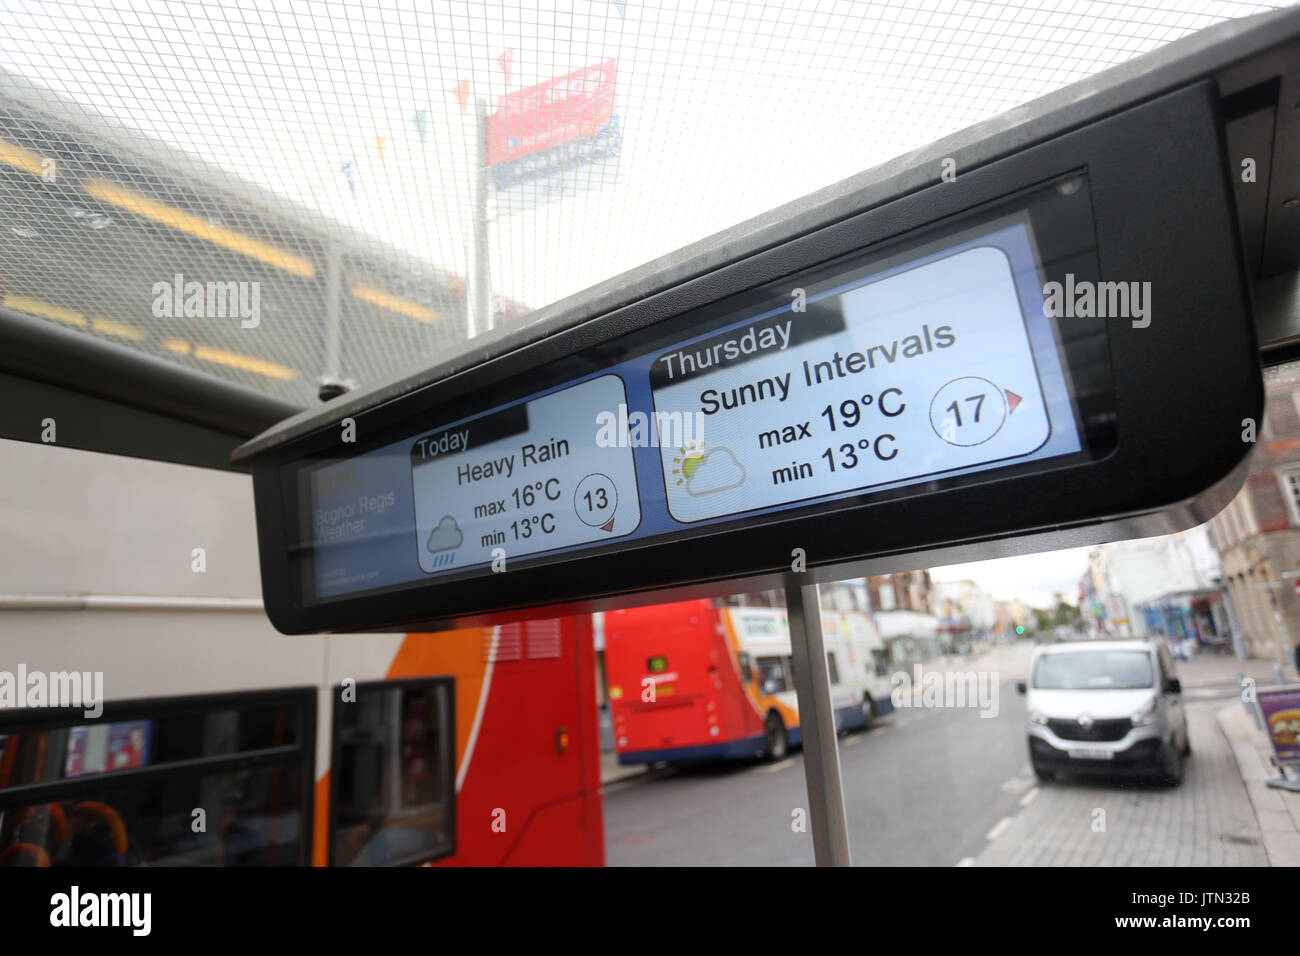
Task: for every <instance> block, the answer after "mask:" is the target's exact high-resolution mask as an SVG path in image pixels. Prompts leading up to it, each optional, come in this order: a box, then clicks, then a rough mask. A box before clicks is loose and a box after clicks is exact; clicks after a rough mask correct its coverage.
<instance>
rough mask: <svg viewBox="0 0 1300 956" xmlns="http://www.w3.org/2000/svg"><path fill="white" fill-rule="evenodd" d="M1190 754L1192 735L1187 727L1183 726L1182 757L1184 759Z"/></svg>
mask: <svg viewBox="0 0 1300 956" xmlns="http://www.w3.org/2000/svg"><path fill="white" fill-rule="evenodd" d="M1191 755H1192V737H1191V735H1190V734H1189V733H1188V732H1187V728H1186V727H1184V728H1183V759H1184V760H1185V759H1187V758H1188V757H1190V756H1191Z"/></svg>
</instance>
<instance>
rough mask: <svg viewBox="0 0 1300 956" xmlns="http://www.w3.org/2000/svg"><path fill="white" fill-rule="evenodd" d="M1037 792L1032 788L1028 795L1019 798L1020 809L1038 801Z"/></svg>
mask: <svg viewBox="0 0 1300 956" xmlns="http://www.w3.org/2000/svg"><path fill="white" fill-rule="evenodd" d="M1038 792H1039V791H1038V788H1037V787H1034V789H1032V790H1030V791H1029V792H1028V793H1026V794H1025V795H1024V796H1023V797H1021V798H1020V805H1021V806H1022V807H1027V806H1029V805H1030V804H1031V803H1033V802H1034V801H1035V800H1036V799H1038Z"/></svg>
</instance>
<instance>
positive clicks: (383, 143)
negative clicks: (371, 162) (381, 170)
mask: <svg viewBox="0 0 1300 956" xmlns="http://www.w3.org/2000/svg"><path fill="white" fill-rule="evenodd" d="M387 146H388V134H387V133H382V134H380V135H379V136H377V137H375V152H376V153H378V154H379V164H380V165H381V166H383V165H385V163H384V149H385V148H386V147H387Z"/></svg>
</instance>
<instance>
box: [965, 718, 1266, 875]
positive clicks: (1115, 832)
mask: <svg viewBox="0 0 1300 956" xmlns="http://www.w3.org/2000/svg"><path fill="white" fill-rule="evenodd" d="M1187 717H1188V721H1189V731H1190V737H1191V742H1192V758H1191V759H1190V760H1189V761H1188V762H1187V765H1186V769H1185V772H1184V778H1183V783H1182V786H1179V787H1166V786H1164V785H1162V784H1159V783H1135V782H1131V781H1126V780H1122V779H1113V780H1112V779H1107V778H1087V777H1073V776H1070V777H1064V778H1058V779H1057V780H1054V781H1052V782H1051V783H1047V784H1043V785H1041V786H1036V785H1035V783H1034V781H1033V777H1032V774H1031V773H1030V770H1029V768H1028V766H1026V767H1025V768H1024V769H1023V770H1022V771H1021V774H1022V776H1023V777H1024V778H1025V784H1026V787H1027V790H1026V794H1025V796H1026V798H1027V799H1028V801H1029V802H1028V806H1027V807H1025V809H1023V810H1021V811H1020V812H1019V813H1018V814H1016V815H1015V816H1013V817H1009V818H1008V819H1007V821H1006V822H1005V823H1004V824H1000V825H999V827H1000V828H995V829H994V831H991V832H990V836H992V837H993V839H992V840H991V842H990V843H989V846H988V848H987V849H986V850H985V851H984V852H983V853H982V854H980V855H979V856H978V857H976V858H975V860H974V861H973V862H974V864H975V865H976V866H1267V865H1268V862H1269V857H1268V854H1267V853H1266V852H1265V849H1264V845H1263V834H1262V833H1261V828H1260V826H1259V824H1258V823H1257V821H1256V817H1255V813H1254V812H1253V809H1252V804H1251V801H1250V798H1249V796H1248V795H1247V792H1246V787H1245V785H1244V784H1243V783H1242V779H1241V775H1240V774H1239V773H1238V772H1237V766H1236V762H1235V760H1234V759H1233V750H1232V747H1231V746H1230V745H1229V742H1228V739H1227V738H1226V737H1225V736H1224V734H1223V732H1222V731H1221V730H1220V729H1219V725H1218V723H1217V722H1216V721H1215V719H1214V717H1215V707H1214V705H1212V704H1208V703H1207V704H1195V705H1190V706H1188V708H1187ZM1031 791H1036V793H1035V795H1034V796H1032V797H1030V796H1029V793H1030V792H1031ZM1102 827H1104V829H1102Z"/></svg>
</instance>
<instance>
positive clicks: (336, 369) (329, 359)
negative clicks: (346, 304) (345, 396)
mask: <svg viewBox="0 0 1300 956" xmlns="http://www.w3.org/2000/svg"><path fill="white" fill-rule="evenodd" d="M342 288H343V249H342V247H340V246H339V245H338V243H333V244H331V245H330V247H329V249H328V250H326V253H325V376H324V377H325V381H326V382H337V381H339V380H340V379H341V378H342V376H343V359H342V345H341V343H342V337H343V328H342V326H343V316H342V312H343V309H342V304H341V302H340V300H341V298H342Z"/></svg>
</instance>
